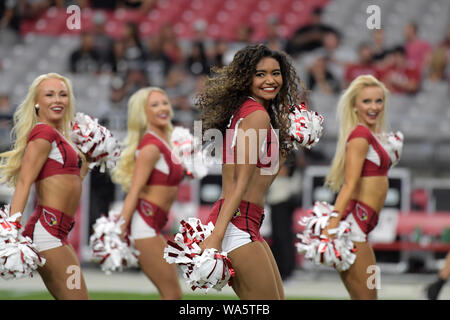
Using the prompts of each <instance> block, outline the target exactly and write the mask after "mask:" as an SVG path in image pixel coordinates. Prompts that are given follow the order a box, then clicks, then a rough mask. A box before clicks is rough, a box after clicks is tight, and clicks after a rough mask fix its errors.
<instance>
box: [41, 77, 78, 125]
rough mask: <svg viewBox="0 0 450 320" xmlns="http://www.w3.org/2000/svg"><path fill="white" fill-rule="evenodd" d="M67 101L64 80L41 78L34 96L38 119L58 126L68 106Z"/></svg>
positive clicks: (67, 91)
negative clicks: (37, 107)
mask: <svg viewBox="0 0 450 320" xmlns="http://www.w3.org/2000/svg"><path fill="white" fill-rule="evenodd" d="M69 101H70V99H69V90H68V88H67V86H66V84H65V83H64V81H62V80H60V79H45V80H42V82H41V83H40V84H39V87H38V93H37V96H36V104H37V105H38V106H39V109H38V110H39V111H38V121H39V122H44V123H47V124H50V125H53V126H54V127H59V126H60V125H61V124H62V121H63V118H64V115H65V113H66V112H67V109H68V108H69Z"/></svg>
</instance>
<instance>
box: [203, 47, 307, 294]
mask: <svg viewBox="0 0 450 320" xmlns="http://www.w3.org/2000/svg"><path fill="white" fill-rule="evenodd" d="M213 72H214V73H215V75H214V76H213V77H212V78H210V79H208V81H207V84H206V88H205V89H204V91H203V92H201V93H200V94H199V95H198V97H197V101H196V104H197V106H198V107H199V109H200V111H201V120H202V129H203V132H206V131H207V130H209V129H218V130H220V131H221V133H222V135H223V137H224V141H223V147H222V151H223V153H222V160H223V163H222V195H221V198H220V200H218V201H217V202H216V203H215V204H214V207H213V208H212V211H211V212H210V215H209V219H208V221H212V222H213V223H214V225H215V228H214V231H213V232H212V234H211V235H210V236H209V237H208V238H206V239H205V240H204V241H203V242H202V243H201V248H202V249H206V248H216V249H218V250H222V251H225V252H227V254H228V257H229V258H230V260H231V261H232V264H233V268H234V270H235V277H234V278H233V280H232V287H233V289H234V291H235V292H236V294H237V295H238V296H239V298H241V299H284V298H285V296H284V290H283V287H282V281H281V277H280V273H279V270H278V267H277V265H276V262H275V260H274V257H273V255H272V252H271V250H270V248H269V246H268V245H267V243H266V242H265V241H264V239H263V238H262V236H261V234H260V231H259V229H260V226H261V224H262V221H263V218H264V214H263V211H264V210H263V207H264V202H265V194H266V192H267V190H268V189H269V187H270V185H271V184H272V182H273V181H274V179H275V177H276V176H277V174H278V168H279V167H280V166H281V165H282V164H283V163H284V161H285V158H286V156H287V155H288V153H289V152H290V151H291V150H292V148H293V144H292V143H290V141H291V140H290V137H289V127H290V122H289V116H288V107H287V106H289V105H294V104H299V103H301V102H303V100H304V93H305V90H304V87H303V84H302V82H301V81H300V79H299V78H298V76H297V74H296V72H295V69H294V67H293V66H292V64H291V62H290V61H289V59H288V57H287V55H286V54H284V53H283V52H278V51H272V50H270V49H268V48H267V47H266V46H264V45H252V46H247V47H245V48H243V49H241V50H240V51H238V52H237V53H236V55H235V56H234V59H233V61H232V62H231V63H230V64H229V65H228V66H225V67H223V68H221V69H218V68H213ZM299 85H300V86H299Z"/></svg>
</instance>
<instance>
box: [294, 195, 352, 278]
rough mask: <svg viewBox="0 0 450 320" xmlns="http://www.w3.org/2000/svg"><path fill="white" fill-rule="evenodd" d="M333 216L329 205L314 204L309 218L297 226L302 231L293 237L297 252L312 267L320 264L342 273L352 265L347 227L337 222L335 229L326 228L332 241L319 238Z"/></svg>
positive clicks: (348, 225) (322, 237)
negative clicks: (310, 262)
mask: <svg viewBox="0 0 450 320" xmlns="http://www.w3.org/2000/svg"><path fill="white" fill-rule="evenodd" d="M332 215H333V206H331V205H329V204H328V203H326V202H316V203H315V204H314V208H313V209H312V210H310V212H309V215H308V216H306V217H303V218H302V219H301V220H300V221H299V224H300V225H302V226H304V227H305V229H304V231H303V232H302V233H298V234H297V238H299V239H300V242H298V243H297V244H296V247H297V250H298V252H299V253H301V254H304V255H305V258H306V259H308V260H310V261H312V262H313V263H314V264H316V265H319V264H323V265H326V266H331V267H334V268H336V270H338V271H345V270H347V269H348V268H350V266H351V265H352V264H353V263H354V262H355V259H356V255H355V252H356V247H355V245H354V243H353V241H352V240H351V239H350V231H351V230H350V224H349V223H348V222H347V221H340V222H339V225H338V227H337V228H333V229H328V234H330V235H333V238H328V237H326V236H325V235H323V234H322V233H323V230H324V229H326V228H327V227H328V225H329V221H330V218H331V217H332Z"/></svg>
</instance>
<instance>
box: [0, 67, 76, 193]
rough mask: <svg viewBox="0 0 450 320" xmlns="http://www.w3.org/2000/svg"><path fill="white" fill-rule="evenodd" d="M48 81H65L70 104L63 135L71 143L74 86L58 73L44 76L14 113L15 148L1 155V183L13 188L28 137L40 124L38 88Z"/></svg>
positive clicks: (64, 122)
mask: <svg viewBox="0 0 450 320" xmlns="http://www.w3.org/2000/svg"><path fill="white" fill-rule="evenodd" d="M47 79H59V80H61V81H63V82H64V83H65V85H66V87H67V91H68V96H69V104H68V106H67V110H66V113H65V115H64V118H63V135H64V137H65V138H66V139H67V140H68V141H71V140H70V121H71V120H72V118H73V116H74V112H75V98H74V95H73V90H72V84H71V82H70V80H69V79H67V78H66V77H64V76H62V75H60V74H58V73H47V74H42V75H40V76H38V77H37V78H36V79H34V81H33V82H32V83H31V85H30V87H29V89H28V93H27V95H26V97H25V99H24V100H23V102H22V103H21V104H20V105H19V106H18V107H17V109H16V111H15V113H14V116H13V122H14V126H13V128H12V131H11V141H14V148H13V149H12V150H10V151H6V152H3V153H1V154H0V172H1V174H0V183H6V184H7V185H9V186H11V187H15V186H16V183H17V178H18V175H19V171H20V168H21V164H22V158H23V155H24V153H25V148H26V145H27V139H28V136H29V135H30V132H31V130H32V129H33V128H34V126H35V125H36V123H37V122H38V119H37V114H36V110H35V107H34V106H35V104H36V99H37V95H38V91H39V89H38V87H39V85H40V84H41V82H42V81H44V80H47Z"/></svg>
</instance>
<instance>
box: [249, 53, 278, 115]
mask: <svg viewBox="0 0 450 320" xmlns="http://www.w3.org/2000/svg"><path fill="white" fill-rule="evenodd" d="M282 85H283V76H282V74H281V68H280V64H279V63H278V61H277V60H275V59H274V58H271V57H265V58H262V59H261V60H260V61H259V62H258V64H257V65H256V71H255V74H254V75H253V82H252V85H251V87H250V93H251V95H252V97H253V98H255V100H256V101H258V102H259V103H260V104H262V105H263V106H265V107H268V106H269V103H270V101H271V100H273V99H274V98H275V97H276V96H277V94H278V92H280V89H281V87H282Z"/></svg>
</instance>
